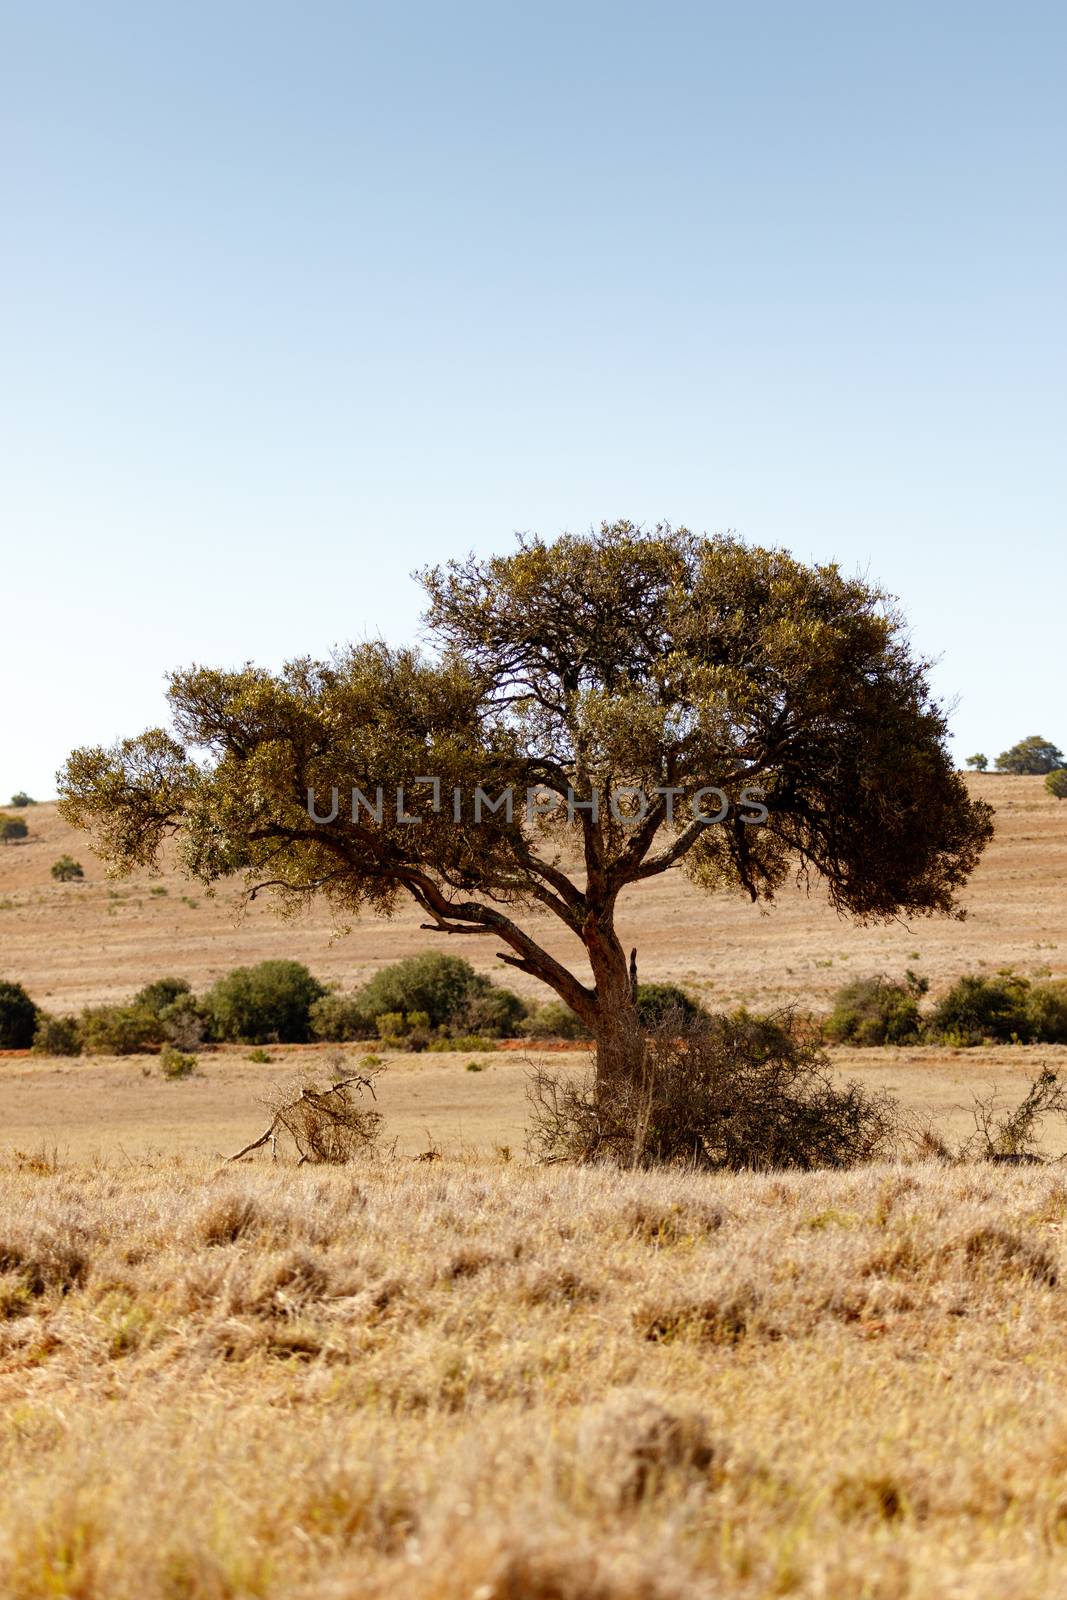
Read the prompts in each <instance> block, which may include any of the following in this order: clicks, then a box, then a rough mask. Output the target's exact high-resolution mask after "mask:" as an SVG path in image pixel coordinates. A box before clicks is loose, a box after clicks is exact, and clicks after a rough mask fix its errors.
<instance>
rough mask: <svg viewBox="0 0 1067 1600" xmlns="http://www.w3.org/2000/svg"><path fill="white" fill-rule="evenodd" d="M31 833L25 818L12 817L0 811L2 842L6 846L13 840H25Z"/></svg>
mask: <svg viewBox="0 0 1067 1600" xmlns="http://www.w3.org/2000/svg"><path fill="white" fill-rule="evenodd" d="M29 831H30V830H29V827H28V826H27V823H26V819H25V817H12V816H9V815H8V813H7V812H6V811H0V840H2V841H3V843H4V844H10V843H11V842H12V840H13V839H25V837H26V835H27V834H28V833H29Z"/></svg>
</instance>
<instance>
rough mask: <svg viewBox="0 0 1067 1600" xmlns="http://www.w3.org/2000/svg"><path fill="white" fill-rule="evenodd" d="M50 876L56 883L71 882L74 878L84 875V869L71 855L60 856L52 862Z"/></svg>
mask: <svg viewBox="0 0 1067 1600" xmlns="http://www.w3.org/2000/svg"><path fill="white" fill-rule="evenodd" d="M52 876H53V878H55V880H56V882H57V883H72V882H73V881H74V879H75V878H84V877H85V869H84V868H83V867H82V864H81V862H80V861H75V859H74V857H73V856H60V858H59V860H58V861H53V862H52Z"/></svg>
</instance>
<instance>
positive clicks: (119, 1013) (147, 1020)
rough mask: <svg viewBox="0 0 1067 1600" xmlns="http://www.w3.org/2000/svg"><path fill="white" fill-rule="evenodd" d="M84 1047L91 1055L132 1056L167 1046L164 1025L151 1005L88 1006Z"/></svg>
mask: <svg viewBox="0 0 1067 1600" xmlns="http://www.w3.org/2000/svg"><path fill="white" fill-rule="evenodd" d="M81 1034H82V1047H83V1049H84V1050H85V1053H86V1055H90V1056H130V1055H136V1054H138V1053H139V1052H141V1051H145V1050H154V1049H155V1048H156V1047H157V1046H158V1045H161V1044H162V1043H163V1038H164V1034H163V1026H162V1024H161V1022H160V1020H159V1018H158V1017H157V1016H156V1014H155V1012H154V1011H149V1009H148V1007H147V1006H137V1005H129V1006H87V1007H86V1009H85V1010H84V1011H83V1012H82V1014H81Z"/></svg>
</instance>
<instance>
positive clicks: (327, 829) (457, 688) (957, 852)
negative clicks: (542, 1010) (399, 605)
mask: <svg viewBox="0 0 1067 1600" xmlns="http://www.w3.org/2000/svg"><path fill="white" fill-rule="evenodd" d="M419 578H420V581H421V583H422V584H423V586H424V588H425V590H426V592H427V595H428V597H429V608H428V611H427V614H426V624H427V628H428V632H429V637H430V639H431V641H432V642H433V645H434V646H435V654H434V655H433V656H429V657H428V656H425V655H423V654H420V653H419V652H417V651H415V650H412V649H392V648H390V647H389V646H387V645H386V644H384V643H381V642H378V643H370V644H364V645H359V646H353V647H351V648H349V649H348V650H346V651H345V652H344V653H342V654H340V655H338V656H337V657H335V659H333V660H331V661H329V662H317V661H312V660H297V661H294V662H291V663H290V664H289V665H287V666H286V667H285V668H284V670H283V671H282V672H281V673H279V674H273V673H271V672H268V671H266V670H265V669H262V668H258V667H254V666H251V665H248V666H246V667H245V668H244V669H243V670H240V671H224V670H217V669H211V668H205V667H191V668H189V669H188V670H185V671H181V672H176V673H174V674H173V675H172V676H171V677H170V679H169V683H170V690H169V693H170V699H171V703H172V706H173V708H174V733H173V734H171V733H168V732H164V731H163V730H161V729H153V730H151V731H149V732H147V733H144V734H142V735H141V736H140V737H138V738H135V739H128V740H125V741H124V742H122V743H121V744H119V745H117V746H116V747H114V748H113V749H110V750H107V749H102V748H97V749H84V750H79V751H76V752H75V753H74V754H73V755H72V756H71V757H70V759H69V761H68V762H67V765H66V767H65V768H64V770H63V771H62V772H61V773H60V775H59V781H60V793H61V807H60V809H61V810H62V812H63V814H64V816H66V817H67V819H68V820H69V821H71V822H72V823H74V824H76V825H78V826H82V827H88V828H90V829H91V830H92V832H93V834H94V836H95V843H96V847H97V849H98V850H100V852H101V853H102V854H103V855H104V856H105V857H106V858H108V859H109V861H110V863H111V864H112V867H113V869H115V870H117V871H119V872H122V871H129V870H131V869H132V868H135V867H139V866H144V865H150V864H152V863H154V862H155V861H156V860H157V857H158V855H159V852H160V847H161V845H162V844H163V842H164V840H165V839H167V838H168V836H173V838H174V839H175V841H176V852H177V857H178V861H179V864H180V865H181V866H182V867H183V868H184V870H185V871H186V872H187V873H188V874H190V875H192V876H194V877H196V878H198V879H199V880H201V881H202V882H205V883H212V882H214V881H216V880H217V879H220V878H223V877H225V876H228V875H231V874H242V875H243V877H244V880H245V882H246V886H247V891H248V893H249V894H250V895H255V894H256V893H257V892H259V891H260V890H262V889H265V888H268V887H269V888H270V889H272V890H274V891H276V892H277V893H278V894H279V895H280V896H281V897H282V899H283V901H287V902H289V903H290V904H292V905H298V904H300V903H302V902H305V901H307V900H308V899H310V898H311V897H313V896H315V895H319V894H322V895H324V896H326V898H327V900H328V901H329V902H330V903H331V905H332V907H333V909H334V911H335V913H336V914H337V915H338V917H339V919H340V920H341V921H344V920H345V918H347V917H348V916H351V915H353V914H355V913H357V912H359V911H360V910H361V909H363V908H365V907H369V908H370V909H371V910H373V911H374V912H377V913H380V914H383V915H388V914H389V913H390V912H392V911H393V909H394V908H395V907H396V905H397V903H398V900H399V899H400V897H401V896H403V895H408V896H411V897H412V898H413V899H414V900H415V901H416V902H417V904H418V905H419V906H420V907H421V909H422V910H423V912H424V913H425V914H426V917H427V922H426V923H425V924H424V926H425V927H427V928H429V929H431V930H434V931H437V932H440V933H443V934H453V933H454V934H485V935H488V936H489V937H490V938H492V939H495V940H496V941H497V942H498V944H499V945H501V946H503V949H502V950H500V951H499V954H500V958H501V960H503V961H505V962H507V963H508V964H509V965H511V966H513V967H517V968H518V969H519V970H520V971H522V972H524V973H527V974H529V975H530V976H532V977H534V978H538V979H540V980H541V981H542V982H543V983H545V984H547V985H548V987H549V988H551V989H553V990H554V991H555V993H556V994H557V995H558V996H559V997H560V999H562V1000H563V1001H565V1002H566V1004H567V1005H568V1006H570V1007H571V1008H572V1010H573V1011H574V1012H576V1013H577V1015H578V1017H579V1018H581V1020H582V1021H583V1022H584V1023H585V1024H586V1025H587V1026H588V1028H589V1029H590V1030H591V1032H592V1033H593V1035H594V1037H595V1040H596V1046H597V1082H598V1085H599V1086H601V1087H603V1086H605V1085H607V1084H609V1083H611V1082H612V1081H615V1080H617V1079H618V1078H619V1077H620V1076H629V1075H631V1074H634V1073H636V1072H638V1071H639V1070H640V1068H641V1065H642V1063H643V1060H644V1051H645V1037H644V1033H643V1030H642V1024H641V1020H640V1017H639V1014H638V1009H637V1005H636V1001H635V996H636V989H637V971H636V953H635V952H634V953H631V954H630V955H628V954H627V951H626V949H625V948H624V945H623V942H622V939H621V937H620V934H619V931H618V928H617V913H618V907H619V901H620V896H621V895H622V893H623V891H624V890H625V889H627V888H628V887H629V886H630V885H632V884H635V883H640V882H642V881H644V880H645V879H648V878H655V877H658V876H660V875H661V874H663V873H665V872H669V871H672V870H674V869H678V870H684V871H685V872H687V873H688V874H689V876H690V877H691V878H692V879H694V880H695V881H696V882H697V883H698V884H701V885H703V886H704V887H706V888H708V889H713V888H717V887H721V886H732V887H736V888H738V889H741V890H744V891H745V892H747V893H748V894H749V895H750V896H751V898H752V899H753V900H754V901H755V900H760V899H762V900H768V901H769V900H772V899H773V898H774V896H775V893H776V891H777V890H778V889H779V888H780V887H781V886H782V885H783V884H784V883H785V882H786V881H787V879H789V878H790V877H796V878H797V879H798V880H799V881H801V882H808V883H810V882H811V881H812V880H813V879H821V880H822V881H823V882H824V883H825V885H826V888H827V891H828V893H829V897H830V900H831V902H832V903H833V905H834V906H836V907H837V909H838V910H839V911H841V912H843V913H848V914H851V915H852V916H854V917H857V918H859V919H861V920H871V919H876V920H878V919H888V918H892V917H897V916H900V915H909V916H915V915H927V914H933V913H937V912H956V909H957V908H956V900H957V892H958V890H959V889H960V887H961V886H962V885H963V883H964V881H965V880H966V878H967V876H968V874H969V873H970V872H971V871H972V869H973V868H974V866H975V863H976V862H977V860H978V858H979V855H980V854H981V851H982V849H983V847H984V845H985V844H986V842H987V840H988V839H989V837H990V835H991V833H992V821H991V808H990V807H989V806H988V805H986V804H984V803H983V802H981V801H977V800H973V799H971V798H970V797H969V796H968V793H967V789H966V785H965V783H964V780H963V778H962V776H961V775H960V774H959V773H957V772H956V771H955V770H954V768H953V765H952V762H951V760H950V758H949V755H948V751H947V747H946V725H945V717H944V713H943V711H942V709H941V707H940V706H939V705H938V704H937V702H935V701H934V700H933V698H932V697H931V692H930V689H929V685H928V681H927V670H928V663H926V662H925V661H923V660H920V659H917V658H916V657H914V656H913V655H912V654H911V652H910V650H909V647H908V644H907V640H906V637H905V633H904V625H903V620H902V618H901V617H900V615H899V614H898V612H897V611H896V610H895V609H894V607H893V606H892V604H891V602H890V599H889V597H887V596H886V595H885V594H883V593H882V592H880V591H879V590H877V589H874V588H871V587H870V586H869V585H867V584H866V583H864V582H862V581H861V580H859V579H857V578H848V577H845V576H843V575H842V573H841V572H840V571H839V570H838V568H837V567H836V566H821V567H807V566H804V565H802V564H800V563H799V562H797V561H795V560H794V559H793V558H792V557H791V556H790V555H788V554H787V553H785V552H783V551H771V550H763V549H754V548H748V547H746V546H744V545H743V544H741V543H739V542H737V541H735V540H732V539H729V538H713V539H707V538H701V537H697V536H695V535H693V534H691V533H689V532H688V531H686V530H685V529H677V530H673V529H671V528H670V527H665V526H661V527H657V528H656V529H655V530H654V531H651V532H644V531H642V530H641V529H640V528H638V527H635V526H634V525H633V524H631V523H628V522H620V523H616V524H614V525H610V526H609V525H608V524H604V525H603V526H602V527H601V529H600V530H599V532H596V533H591V534H589V535H588V536H581V537H579V536H572V535H566V536H564V537H562V538H560V539H558V540H556V541H555V542H554V543H545V542H544V541H542V540H541V539H540V538H532V537H523V538H520V540H519V543H518V549H517V550H516V551H515V553H514V554H512V555H509V556H501V557H495V558H492V559H490V560H481V559H477V558H475V557H471V558H469V559H467V560H465V561H452V562H449V563H448V565H447V566H445V567H438V568H434V569H431V570H427V571H424V572H422V573H420V574H419ZM435 778H436V779H438V780H439V782H438V784H436V785H434V784H433V783H431V782H430V781H429V780H430V779H435ZM710 785H716V786H717V787H718V789H719V790H720V791H722V793H723V795H724V796H725V799H726V804H725V806H724V805H723V804H722V803H721V802H720V800H719V798H718V796H716V797H715V798H714V799H713V800H711V801H709V799H708V787H709V786H710ZM624 786H625V787H628V788H629V789H630V790H631V791H635V792H630V793H623V792H622V791H623V789H624ZM509 787H511V788H512V790H513V792H514V793H515V794H516V796H517V802H516V804H515V806H514V808H513V809H512V810H511V811H510V814H509V810H508V809H507V808H506V807H505V805H504V804H503V803H501V797H502V795H503V792H504V791H506V790H507V789H508V788H509ZM333 790H337V791H338V794H337V795H336V796H335V795H333V794H332V791H333ZM379 790H381V791H383V793H384V795H386V796H388V797H389V802H388V803H383V795H382V794H379V793H378V791H379ZM398 790H402V795H399V796H397V798H398V800H399V801H400V802H401V803H400V804H398V805H393V804H392V799H393V796H394V794H396V791H398ZM756 790H758V791H762V794H760V795H757V796H754V795H753V793H752V791H756ZM353 791H358V793H357V794H355V795H353ZM479 791H480V794H479ZM528 791H532V800H530V801H528V800H527V794H528ZM745 791H749V792H748V794H747V797H746V793H745ZM309 797H313V798H312V799H310V801H309ZM350 798H351V800H352V803H351V804H349V800H350ZM490 800H491V801H492V802H493V803H496V804H497V809H496V810H492V809H490V806H489V804H488V803H487V801H490ZM552 802H554V804H555V809H554V810H548V807H549V804H550V803H552ZM479 810H480V816H479V815H477V814H476V813H477V812H478V811H479ZM761 810H762V811H763V813H764V818H765V820H763V821H762V822H761V821H760V820H759V819H760V814H761ZM311 811H314V812H315V814H316V815H317V816H323V817H325V818H327V820H324V821H316V820H313V817H312V815H311V814H310V813H311ZM720 814H721V820H719V819H720ZM405 817H414V818H416V819H417V820H416V822H414V823H412V822H410V821H405V820H403V819H404V818H405ZM535 911H536V912H541V913H550V914H551V915H552V916H553V917H555V918H557V919H558V921H559V922H560V923H561V924H562V925H563V927H564V928H565V929H566V930H567V932H568V933H569V934H570V935H571V936H572V937H573V940H574V943H575V955H576V956H577V957H579V959H580V965H579V966H578V968H577V970H572V969H571V967H570V966H568V965H567V964H565V962H564V961H563V960H560V959H559V958H558V957H557V956H556V955H555V954H553V953H551V952H550V951H549V950H548V949H546V948H545V946H544V944H543V943H542V942H541V941H540V939H539V937H538V932H539V930H538V927H537V924H536V923H534V924H533V925H532V927H531V923H530V916H529V914H530V913H531V912H535ZM957 914H960V913H958V912H957ZM586 969H587V970H586Z"/></svg>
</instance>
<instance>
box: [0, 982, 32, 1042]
mask: <svg viewBox="0 0 1067 1600" xmlns="http://www.w3.org/2000/svg"><path fill="white" fill-rule="evenodd" d="M37 1016H38V1011H37V1007H36V1006H35V1005H34V1003H33V1001H32V1000H31V999H30V997H29V995H28V994H27V993H26V991H25V989H24V988H23V987H22V985H21V983H8V982H7V981H6V980H4V979H0V1050H28V1049H29V1048H30V1046H31V1045H32V1043H33V1035H34V1031H35V1029H36V1027H37Z"/></svg>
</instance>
